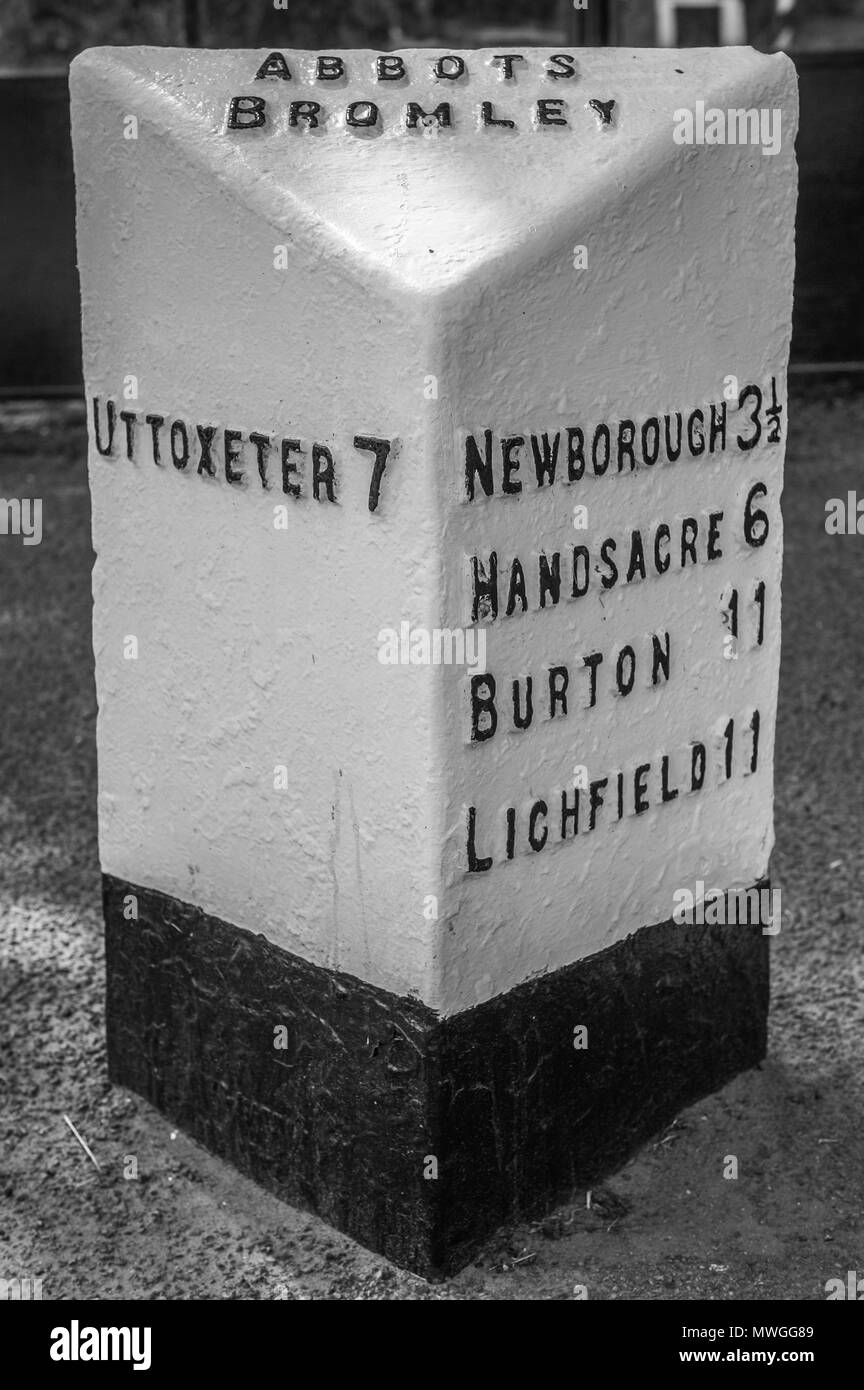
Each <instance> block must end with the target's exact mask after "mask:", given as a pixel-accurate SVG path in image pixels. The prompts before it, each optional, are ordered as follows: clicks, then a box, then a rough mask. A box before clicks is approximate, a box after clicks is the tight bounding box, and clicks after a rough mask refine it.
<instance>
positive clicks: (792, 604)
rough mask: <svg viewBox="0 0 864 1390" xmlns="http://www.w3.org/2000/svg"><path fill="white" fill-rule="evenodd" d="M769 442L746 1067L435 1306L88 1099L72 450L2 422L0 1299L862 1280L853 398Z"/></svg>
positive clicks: (736, 1292)
mask: <svg viewBox="0 0 864 1390" xmlns="http://www.w3.org/2000/svg"><path fill="white" fill-rule="evenodd" d="M796 396H797V400H796V399H795V398H796ZM791 418H792V434H791V439H790V449H789V454H788V461H787V484H786V492H785V494H784V508H783V510H784V515H785V523H786V561H785V580H784V595H783V606H784V627H783V664H782V673H781V696H780V712H779V721H778V736H777V847H776V851H775V856H774V861H773V870H772V877H773V879H774V882H775V884H776V885H779V886H780V887H781V888H782V890H783V930H782V933H781V935H780V936H779V937H778V938H775V939H774V941H773V942H772V951H773V962H772V971H773V985H772V996H773V1003H772V1014H771V1038H770V1055H769V1060H768V1061H767V1063H766V1064H765V1066H764V1067H763V1068H761V1069H760V1070H758V1071H753V1072H750V1073H748V1074H747V1075H745V1076H742V1077H739V1078H738V1079H737V1080H736V1081H734V1082H733V1083H732V1084H731V1085H729V1086H727V1087H726V1088H725V1089H724V1090H723V1091H721V1092H720V1093H719V1094H718V1095H715V1096H712V1097H710V1098H708V1099H706V1100H704V1101H702V1102H701V1103H700V1104H698V1105H696V1106H694V1107H692V1108H691V1109H690V1110H688V1111H686V1112H685V1113H684V1114H683V1115H682V1116H681V1117H680V1119H679V1120H678V1121H677V1122H676V1124H675V1125H673V1126H672V1127H671V1129H669V1130H667V1131H666V1132H665V1133H663V1134H661V1135H658V1136H657V1138H656V1141H655V1142H654V1143H653V1144H651V1145H649V1146H648V1147H646V1148H645V1149H644V1150H643V1151H642V1152H641V1153H640V1154H639V1155H638V1156H637V1157H636V1158H635V1159H634V1160H633V1161H632V1162H631V1163H630V1164H629V1165H628V1166H627V1167H626V1168H625V1169H624V1170H623V1171H621V1172H619V1173H618V1174H616V1175H615V1176H613V1177H612V1178H611V1179H610V1180H609V1181H608V1183H607V1184H606V1185H605V1186H604V1187H603V1188H601V1189H597V1190H595V1191H594V1193H593V1194H592V1198H591V1205H590V1207H588V1206H587V1205H586V1195H585V1194H584V1193H578V1194H574V1201H573V1205H572V1206H570V1207H567V1208H564V1209H562V1210H560V1211H559V1212H557V1213H554V1214H550V1219H549V1220H548V1221H546V1222H545V1223H544V1224H543V1225H542V1227H541V1226H536V1227H527V1226H526V1227H520V1228H518V1229H516V1230H512V1231H508V1232H505V1233H502V1234H501V1235H500V1236H499V1237H498V1238H497V1239H495V1240H493V1241H492V1242H491V1243H490V1245H489V1247H488V1249H487V1251H486V1252H485V1253H484V1255H483V1257H482V1259H479V1260H478V1261H477V1263H476V1264H474V1265H472V1266H471V1267H470V1268H469V1269H467V1270H465V1271H464V1272H463V1273H462V1274H460V1275H459V1277H458V1278H456V1279H454V1280H452V1281H450V1282H449V1283H447V1284H444V1285H438V1286H431V1285H428V1284H426V1283H425V1282H424V1281H423V1280H420V1279H417V1278H414V1277H413V1276H411V1275H407V1274H405V1273H403V1272H401V1271H399V1270H396V1269H394V1268H393V1267H392V1266H390V1265H388V1264H387V1263H386V1262H384V1261H382V1260H381V1259H380V1258H378V1257H375V1256H373V1255H370V1254H368V1253H367V1252H366V1251H364V1250H362V1249H360V1247H358V1246H357V1245H355V1244H353V1242H351V1241H350V1240H348V1239H346V1238H344V1237H342V1236H340V1235H338V1234H337V1233H335V1232H334V1231H332V1230H330V1229H329V1228H328V1227H326V1226H325V1225H323V1224H322V1223H321V1222H319V1221H317V1220H316V1219H315V1218H314V1217H312V1216H309V1215H306V1214H304V1213H301V1212H296V1211H294V1210H292V1209H291V1208H289V1207H286V1206H284V1205H283V1204H281V1203H280V1202H278V1201H276V1200H275V1199H274V1198H271V1197H269V1196H268V1195H267V1194H265V1193H263V1192H261V1191H260V1190H259V1189H258V1188H256V1187H255V1186H254V1184H252V1183H251V1182H248V1181H246V1180H244V1179H243V1178H240V1177H238V1176H237V1174H236V1173H234V1172H233V1171H232V1170H231V1169H229V1168H227V1167H226V1166H224V1165H223V1164H221V1163H220V1162H219V1161H217V1160H215V1159H213V1158H211V1157H210V1156H209V1155H208V1154H207V1153H205V1152H204V1151H203V1150H201V1149H199V1148H198V1147H197V1146H196V1145H195V1144H193V1143H192V1142H191V1141H190V1140H188V1139H186V1138H185V1137H184V1136H183V1135H182V1134H180V1133H177V1132H175V1131H174V1130H172V1128H171V1126H170V1124H169V1123H167V1122H166V1121H165V1120H164V1119H163V1118H162V1117H161V1116H160V1115H158V1114H157V1113H156V1112H155V1111H153V1110H151V1109H150V1108H149V1106H147V1105H146V1104H145V1103H144V1102H143V1101H141V1100H139V1099H138V1098H137V1097H134V1096H129V1095H127V1094H124V1093H123V1092H120V1091H118V1090H116V1089H114V1088H112V1087H110V1086H109V1085H108V1083H107V1081H106V1079H105V1049H104V1042H103V1026H102V1025H103V976H102V968H103V961H102V925H101V905H100V885H99V874H98V859H97V848H96V821H95V801H96V787H95V775H96V768H95V762H96V750H95V739H94V730H95V713H96V707H95V694H94V687H93V676H92V652H91V648H90V630H89V623H90V591H89V584H90V565H91V562H92V554H91V550H90V536H89V506H88V495H87V487H86V476H85V466H84V436H83V426H82V423H81V420H80V417H79V416H78V415H76V414H75V412H74V411H71V410H70V409H69V408H68V407H65V408H64V407H60V408H58V407H54V408H53V410H52V412H51V413H50V414H46V412H45V410H44V409H41V410H40V409H37V408H36V407H30V406H27V407H23V406H16V407H8V406H7V407H5V408H4V409H3V410H2V411H0V495H2V496H4V497H34V496H36V497H41V498H42V499H43V503H44V539H43V542H42V544H41V545H39V546H32V547H22V546H21V542H20V540H19V539H12V538H9V537H5V536H0V709H2V718H0V1278H15V1277H31V1278H38V1277H41V1278H42V1279H43V1297H45V1298H46V1299H48V1298H50V1299H63V1298H143V1299H147V1298H168V1299H273V1298H287V1299H459V1300H464V1299H540V1300H545V1299H567V1298H571V1297H572V1295H573V1287H574V1285H575V1284H577V1283H579V1284H585V1285H587V1287H588V1291H589V1298H591V1299H616V1298H617V1299H701V1298H713V1299H732V1298H744V1299H757V1300H758V1299H775V1298H776V1299H791V1298H805V1299H822V1298H824V1297H825V1292H824V1286H825V1282H826V1280H828V1279H831V1278H834V1277H837V1276H840V1277H845V1275H846V1271H847V1270H850V1269H857V1270H862V1271H864V1132H862V1121H861V1116H862V1107H864V1026H862V1024H864V954H862V943H861V931H862V923H864V870H862V853H861V843H862V829H864V779H862V776H861V772H860V758H861V754H862V750H864V731H862V724H864V642H862V641H861V639H860V638H859V635H858V624H859V622H861V621H862V619H861V612H862V602H861V600H862V595H864V537H860V538H859V537H848V538H847V537H836V536H827V535H826V534H825V530H824V520H825V502H826V499H827V498H829V497H838V496H839V497H845V495H846V493H847V491H848V490H850V489H855V487H856V485H858V484H859V481H860V479H861V476H862V474H861V454H860V449H861V440H862V438H864V395H860V394H859V395H855V394H853V393H852V391H851V390H850V389H848V388H847V387H846V386H844V385H843V383H835V384H827V383H826V384H825V385H822V386H820V387H817V388H814V387H812V386H810V387H808V388H807V389H806V390H805V389H804V386H803V384H802V382H801V379H800V378H799V379H798V381H797V382H795V383H793V408H792V412H791ZM862 495H864V487H862ZM144 543H146V541H145V542H144ZM64 1115H65V1116H68V1117H69V1119H70V1120H71V1121H72V1122H73V1124H74V1125H75V1126H76V1127H77V1129H78V1131H79V1133H80V1134H81V1135H82V1136H83V1138H84V1139H85V1140H86V1141H87V1143H88V1144H89V1145H90V1147H91V1149H92V1151H93V1154H94V1155H95V1157H96V1159H97V1160H98V1163H99V1168H98V1169H97V1168H96V1167H95V1166H94V1164H93V1163H92V1162H91V1160H90V1158H88V1156H87V1154H86V1153H85V1152H84V1150H83V1148H82V1147H81V1146H80V1145H79V1143H78V1142H77V1140H76V1139H75V1137H74V1136H73V1134H72V1132H71V1131H70V1129H69V1128H68V1127H67V1124H66V1122H65V1121H64V1118H63V1117H64ZM727 1155H735V1156H736V1157H737V1159H738V1163H739V1177H738V1179H737V1180H736V1181H724V1179H723V1176H722V1173H723V1166H724V1159H725V1158H726V1156H727ZM133 1159H134V1160H135V1161H136V1162H137V1174H138V1176H137V1178H132V1177H131V1176H124V1174H131V1173H132V1171H133V1169H134V1165H133V1163H132V1162H131V1160H133Z"/></svg>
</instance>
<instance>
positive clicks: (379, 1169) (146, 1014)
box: [104, 876, 768, 1275]
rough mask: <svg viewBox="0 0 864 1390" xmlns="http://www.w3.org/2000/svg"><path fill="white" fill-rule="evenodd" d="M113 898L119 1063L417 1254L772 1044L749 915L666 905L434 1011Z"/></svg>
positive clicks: (112, 1031)
mask: <svg viewBox="0 0 864 1390" xmlns="http://www.w3.org/2000/svg"><path fill="white" fill-rule="evenodd" d="M129 895H133V896H134V898H135V899H136V903H137V912H138V920H137V921H130V920H129V919H128V917H127V916H125V915H124V904H126V903H127V902H128V898H129ZM104 898H105V921H106V927H107V967H108V1018H109V1029H108V1048H109V1060H110V1069H111V1076H112V1078H113V1080H115V1081H117V1082H121V1083H122V1084H124V1085H127V1086H130V1087H131V1088H132V1089H134V1090H136V1091H139V1092H140V1093H141V1094H142V1095H144V1096H146V1097H147V1098H148V1099H149V1100H151V1101H152V1102H153V1103H154V1104H155V1105H158V1106H159V1108H160V1109H162V1110H164V1111H165V1113H166V1114H168V1115H169V1116H171V1118H172V1119H174V1120H176V1121H177V1122H178V1124H180V1125H182V1126H183V1127H184V1128H185V1129H187V1130H188V1131H189V1133H190V1134H192V1135H193V1136H194V1137H195V1138H196V1139H199V1140H200V1141H201V1142H202V1143H204V1144H206V1145H207V1147H208V1148H209V1149H212V1150H213V1151H214V1152H215V1153H217V1154H220V1155H221V1156H222V1157H224V1158H227V1159H229V1160H230V1161H231V1162H232V1163H234V1164H235V1165H236V1166H237V1167H238V1168H240V1169H241V1170H242V1171H243V1172H245V1173H247V1174H248V1175H249V1176H251V1177H253V1178H255V1179H257V1180H258V1181H259V1182H261V1183H262V1184H263V1185H264V1186H266V1187H268V1188H270V1189H271V1190H272V1191H274V1192H276V1193H277V1194H278V1195H279V1196H281V1197H284V1198H285V1199H286V1200H288V1201H290V1202H292V1203H294V1204H295V1205H299V1206H304V1207H308V1208H310V1209H311V1210H313V1211H316V1212H317V1213H318V1214H319V1215H321V1216H323V1217H324V1218H325V1220H327V1221H329V1222H330V1223H331V1224H333V1225H335V1226H337V1227H338V1228H339V1229H340V1230H343V1231H346V1232H347V1233H348V1234H350V1235H352V1236H354V1237H355V1239H357V1240H359V1241H361V1242H362V1243H363V1244H364V1245H367V1246H369V1247H371V1248H372V1249H373V1250H378V1251H380V1252H381V1253H382V1254H385V1255H387V1256H388V1257H389V1258H391V1259H393V1260H394V1261H395V1262H396V1263H397V1264H402V1265H405V1266H407V1267H409V1268H411V1269H414V1270H415V1271H417V1272H418V1273H422V1274H426V1275H435V1274H440V1273H444V1272H447V1271H451V1270H453V1269H456V1268H459V1267H461V1266H462V1265H464V1264H465V1263H467V1262H468V1261H469V1260H470V1259H471V1257H472V1255H473V1254H474V1253H475V1252H476V1250H477V1247H478V1245H479V1244H480V1243H481V1242H482V1241H483V1240H484V1239H485V1238H486V1237H487V1236H488V1235H490V1234H491V1233H492V1232H493V1231H494V1230H495V1229H496V1228H497V1227H498V1226H499V1225H501V1224H502V1223H504V1222H507V1221H510V1220H517V1219H520V1218H522V1217H525V1216H530V1215H536V1214H538V1213H542V1212H543V1211H544V1210H546V1209H548V1207H549V1206H550V1205H552V1204H553V1203H554V1202H555V1201H556V1200H558V1199H564V1198H567V1197H569V1194H570V1192H571V1191H572V1189H573V1188H574V1187H575V1186H577V1185H579V1184H584V1183H592V1182H594V1181H595V1180H597V1179H599V1178H600V1177H602V1176H604V1175H606V1174H608V1173H609V1172H611V1171H613V1170H614V1169H615V1168H616V1167H617V1166H619V1165H620V1164H621V1163H622V1162H623V1161H624V1160H625V1159H626V1158H627V1157H628V1156H629V1155H630V1154H631V1153H632V1152H633V1151H634V1149H635V1148H637V1147H638V1145H639V1144H640V1143H641V1142H643V1141H644V1140H645V1139H647V1138H648V1137H650V1135H651V1134H653V1133H655V1132H656V1131H657V1130H658V1129H659V1128H661V1127H662V1125H663V1124H665V1123H666V1122H667V1121H668V1120H670V1119H671V1118H672V1116H673V1115H674V1114H675V1113H676V1112H677V1110H678V1109H680V1108H681V1107H682V1106H685V1105H687V1104H688V1103H690V1102H691V1101H693V1100H695V1099H697V1098H698V1097H699V1096H702V1095H704V1094H706V1093H707V1092H709V1091H711V1090H713V1089H714V1088H715V1087H717V1086H719V1085H721V1084H722V1083H723V1082H724V1081H726V1080H727V1079H728V1078H729V1077H731V1076H733V1075H734V1074H735V1073H736V1072H737V1071H739V1070H741V1069H742V1068H745V1067H747V1066H752V1065H754V1064H755V1063H757V1062H758V1061H759V1060H760V1059H761V1058H762V1057H763V1056H764V1053H765V1042H766V1026H765V1020H766V1013H767V1005H768V942H767V938H766V937H765V936H763V935H762V934H761V932H760V930H759V927H758V926H753V927H749V926H734V927H717V926H715V927H698V926H690V927H681V926H678V925H675V924H673V923H671V922H668V923H665V924H663V925H660V926H656V927H652V928H649V929H647V930H645V931H643V932H640V933H639V934H637V935H636V936H634V937H631V938H630V939H629V940H627V941H625V942H621V943H619V944H617V945H615V946H613V947H611V948H610V949H608V950H606V951H604V952H602V953H600V954H599V955H597V956H593V957H591V958H590V959H589V960H585V961H582V962H579V963H577V964H575V965H573V966H571V967H568V968H567V969H564V970H561V971H557V972H555V973H553V974H549V975H547V976H545V977H544V978H543V979H541V980H536V981H533V982H532V983H530V984H526V985H523V986H520V987H519V988H517V989H515V990H512V991H510V992H509V993H508V994H506V995H503V996H500V997H499V998H497V999H494V1000H491V1001H490V1002H489V1003H487V1004H483V1005H480V1006H478V1007H477V1008H474V1009H470V1010H467V1011H465V1012H463V1013H461V1014H460V1015H459V1016H458V1017H456V1018H453V1019H445V1020H443V1021H441V1020H439V1019H437V1018H436V1017H435V1015H434V1014H433V1013H432V1012H431V1011H430V1010H428V1009H427V1008H425V1006H423V1005H421V1004H418V1003H416V1002H415V1001H413V1000H409V999H399V998H396V997H395V996H393V995H391V994H388V993H386V992H385V991H381V990H377V989H374V988H372V987H370V986H369V985H367V984H365V983H363V982H362V981H359V980H356V979H353V978H352V977H350V976H347V975H338V974H336V973H334V972H332V971H327V970H324V969H322V968H320V967H318V966H312V965H310V964H309V963H308V962H305V961H302V960H299V959H298V958H297V957H295V956H290V955H288V954H287V953H286V952H284V951H282V950H280V949H279V948H278V947H276V946H274V945H273V944H272V943H270V942H268V941H266V939H265V938H264V937H262V936H260V935H258V936H253V935H252V934H251V933H249V932H247V931H243V930H240V929H238V928H236V927H232V926H230V925H229V924H228V923H226V922H222V921H219V920H218V919H217V918H213V917H210V916H208V915H207V914H206V913H203V912H201V911H200V909H198V908H194V907H190V906H189V905H187V904H184V903H180V902H177V901H175V900H172V899H170V898H168V897H166V896H164V895H163V894H160V893H155V892H152V891H150V890H148V889H144V888H139V887H136V886H135V885H133V884H129V883H122V882H120V881H119V880H117V879H114V878H112V877H110V876H106V877H105V880H104ZM576 1023H578V1024H580V1025H582V1026H584V1027H586V1028H587V1029H588V1044H589V1045H588V1047H587V1048H585V1049H581V1050H577V1049H575V1048H574V1046H573V1030H574V1025H575V1024H576ZM280 1026H281V1027H285V1028H286V1029H287V1038H285V1039H283V1040H284V1041H286V1042H287V1045H286V1046H285V1047H282V1048H278V1049H277V1048H276V1047H274V1040H275V1033H274V1029H276V1028H278V1027H280ZM430 1158H435V1159H436V1161H437V1164H438V1169H437V1174H438V1175H437V1177H431V1176H429V1177H427V1176H424V1174H427V1173H430V1171H431V1170H430V1168H429V1159H430Z"/></svg>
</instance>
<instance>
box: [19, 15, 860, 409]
mask: <svg viewBox="0 0 864 1390" xmlns="http://www.w3.org/2000/svg"><path fill="white" fill-rule="evenodd" d="M580 3H585V0H533V3H532V4H531V5H530V6H526V5H524V4H520V3H517V0H474V3H472V4H469V5H467V6H466V5H465V3H464V0H353V3H352V4H350V5H345V4H344V3H343V0H261V3H254V4H250V3H248V0H88V3H87V4H86V5H81V4H80V3H78V0H54V3H40V0H4V3H3V6H2V8H0V62H2V65H3V66H2V68H0V121H2V127H3V131H4V137H5V138H4V140H3V143H2V148H0V207H2V208H3V214H2V221H0V306H2V309H3V316H4V329H5V331H4V333H3V334H2V341H0V396H6V397H21V396H28V395H33V396H50V395H59V396H66V395H78V394H80V392H81V349H80V342H79V305H78V281H77V275H76V271H75V249H74V189H73V181H72V152H71V147H70V141H69V116H68V93H67V70H68V66H69V63H70V62H71V60H72V58H73V57H74V56H75V54H76V53H78V52H79V51H80V50H81V49H82V48H88V47H91V46H92V45H95V44H165V45H169V46H178V45H179V46H190V47H194V46H201V47H207V48H214V47H215V48H260V47H271V48H309V49H315V50H318V51H322V52H327V51H331V50H333V49H340V48H354V47H369V48H375V49H378V50H380V51H387V50H388V49H394V48H404V47H413V46H418V47H424V46H425V47H434V48H436V49H442V50H444V51H449V50H451V49H459V48H470V47H487V46H492V45H496V46H497V45H499V44H501V45H504V44H506V45H511V46H512V45H514V44H517V43H518V44H523V45H527V44H539V45H554V46H555V47H559V48H561V47H563V48H564V49H565V51H566V49H569V48H572V47H591V46H594V45H621V46H625V47H634V48H640V47H654V46H672V47H693V46H710V45H715V44H720V43H723V44H743V43H748V44H752V45H753V46H754V47H756V48H759V49H763V50H766V51H773V50H776V49H783V50H785V51H786V52H788V53H789V54H790V56H791V57H792V58H793V60H794V61H795V63H796V66H797V68H798V73H799V80H800V92H801V130H800V134H799V137H798V160H799V165H800V180H801V183H800V202H799V211H798V267H797V279H796V293H795V319H794V334H793V341H792V361H793V365H794V366H796V367H798V368H804V367H807V368H814V367H815V368H817V369H821V370H823V371H832V372H833V371H837V370H843V371H854V370H858V369H860V367H861V366H862V365H864V314H862V295H861V286H862V276H864V271H862V266H864V258H862V255H861V246H862V243H864V179H862V167H864V156H862V130H864V0H797V3H796V0H686V3H681V4H679V3H678V2H677V0H588V5H587V8H583V9H580V8H576V6H577V5H578V4H580Z"/></svg>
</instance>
